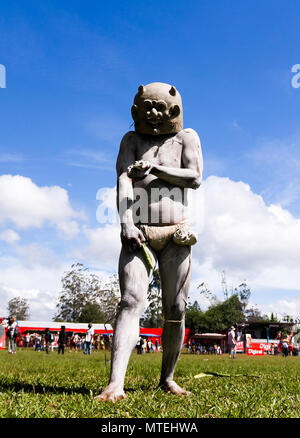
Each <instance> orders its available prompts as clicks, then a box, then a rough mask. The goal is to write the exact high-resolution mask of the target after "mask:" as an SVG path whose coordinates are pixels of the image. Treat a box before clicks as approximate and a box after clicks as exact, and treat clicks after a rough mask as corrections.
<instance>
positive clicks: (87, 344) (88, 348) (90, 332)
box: [83, 324, 94, 354]
mask: <svg viewBox="0 0 300 438" xmlns="http://www.w3.org/2000/svg"><path fill="white" fill-rule="evenodd" d="M93 337H94V329H93V326H92V324H89V325H88V329H87V331H86V335H85V341H84V344H83V353H84V354H87V353H88V354H92V348H93Z"/></svg>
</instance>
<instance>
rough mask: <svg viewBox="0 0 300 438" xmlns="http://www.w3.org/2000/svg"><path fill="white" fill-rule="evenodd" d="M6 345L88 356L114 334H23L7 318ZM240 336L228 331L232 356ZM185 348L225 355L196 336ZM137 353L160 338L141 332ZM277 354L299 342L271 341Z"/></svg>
mask: <svg viewBox="0 0 300 438" xmlns="http://www.w3.org/2000/svg"><path fill="white" fill-rule="evenodd" d="M6 337H7V346H8V352H9V353H10V354H16V350H17V346H18V348H19V349H20V350H22V348H33V349H34V350H35V351H37V352H40V351H45V352H46V353H47V354H49V353H51V352H53V351H54V349H57V351H58V354H64V353H65V349H68V351H69V352H83V353H84V354H85V355H87V354H88V355H90V354H92V351H93V350H110V349H111V343H112V335H111V334H106V335H103V334H95V332H94V328H93V326H92V324H88V329H87V330H86V332H85V333H76V332H73V333H70V332H66V329H65V326H64V325H62V326H61V330H60V331H59V332H53V331H50V330H49V329H48V328H47V329H46V330H45V331H43V332H41V331H37V332H32V333H30V332H27V333H24V334H21V333H20V331H19V328H18V325H17V321H16V318H15V317H11V318H9V320H8V325H7V332H6ZM237 341H238V339H237V336H236V334H235V328H234V327H231V328H230V329H229V331H228V333H227V351H228V354H229V357H230V358H236V343H237ZM183 349H186V352H187V353H191V354H211V355H212V354H215V355H222V354H223V353H224V351H222V348H221V346H220V344H211V343H209V344H201V343H200V342H199V341H197V340H195V339H189V340H188V341H187V342H186V344H184V346H183ZM136 351H137V354H144V353H153V352H159V351H162V349H161V346H160V344H159V342H158V338H154V340H153V339H152V338H151V337H149V336H143V335H141V336H140V337H139V339H138V341H137V344H136ZM265 353H267V354H272V355H274V356H278V355H282V356H284V357H287V356H299V355H300V350H299V347H298V346H297V345H293V344H292V343H291V342H288V341H287V340H285V339H282V340H280V341H278V342H276V343H272V344H271V346H270V348H269V349H268V350H267V351H266V352H265Z"/></svg>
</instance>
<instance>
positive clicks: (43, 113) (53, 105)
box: [0, 0, 300, 319]
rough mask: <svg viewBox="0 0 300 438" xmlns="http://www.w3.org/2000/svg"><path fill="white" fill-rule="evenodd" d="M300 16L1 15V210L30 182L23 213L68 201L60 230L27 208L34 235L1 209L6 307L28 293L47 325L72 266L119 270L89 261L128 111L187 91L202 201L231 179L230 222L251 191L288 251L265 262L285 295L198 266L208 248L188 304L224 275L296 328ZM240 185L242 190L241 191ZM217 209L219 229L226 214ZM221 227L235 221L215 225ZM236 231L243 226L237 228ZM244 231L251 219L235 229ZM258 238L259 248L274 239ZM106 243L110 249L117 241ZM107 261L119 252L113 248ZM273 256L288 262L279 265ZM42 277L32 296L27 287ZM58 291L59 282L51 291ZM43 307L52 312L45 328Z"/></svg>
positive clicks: (131, 11) (125, 7) (268, 8)
mask: <svg viewBox="0 0 300 438" xmlns="http://www.w3.org/2000/svg"><path fill="white" fill-rule="evenodd" d="M299 13H300V5H299V2H297V1H296V0H295V1H293V0H292V1H289V2H283V1H278V0H265V1H264V2H261V1H259V0H254V1H253V0H252V1H250V0H244V1H243V2H241V1H238V0H231V1H226V0H217V1H215V0H199V1H197V2H196V1H186V2H179V1H177V2H176V1H172V2H171V1H168V0H167V1H164V2H163V3H162V4H158V3H153V2H152V3H149V2H144V1H139V2H138V1H130V2H128V1H124V2H117V1H111V2H99V1H84V2H83V1H76V0H74V1H72V2H67V1H64V2H62V1H60V2H58V1H55V0H54V1H51V2H43V1H30V0H28V1H26V2H23V1H16V2H6V4H4V5H2V6H1V17H0V33H1V38H0V64H2V65H4V66H5V68H6V88H5V89H0V115H1V118H0V126H1V136H0V169H1V170H0V177H1V175H2V176H3V175H11V176H12V177H14V178H13V179H10V180H5V181H6V184H3V185H2V186H1V185H0V187H2V197H1V189H0V207H1V201H2V202H4V201H3V199H4V197H5V196H6V198H7V196H9V195H7V193H8V192H7V190H9V189H8V188H9V187H10V184H12V182H13V181H15V182H16V181H17V180H16V179H15V177H16V176H17V175H19V176H21V177H23V178H24V179H21V180H18V181H17V182H18V184H19V186H18V184H17V186H16V187H20V188H24V194H23V193H21V192H20V191H19V189H17V188H16V190H18V193H19V194H20V197H21V200H20V202H19V204H18V205H19V206H22V209H25V210H26V208H29V206H30V205H33V206H34V205H36V204H35V202H36V201H35V198H34V196H35V195H37V194H38V193H39V192H40V190H42V188H45V187H50V188H53V187H58V188H59V190H58V192H59V193H60V194H61V195H62V194H63V193H65V194H67V200H65V202H64V201H63V200H62V201H61V203H60V204H58V205H57V206H56V205H55V203H54V204H53V205H54V207H53V208H54V210H56V209H57V212H58V210H61V212H64V214H62V215H61V217H58V215H57V214H56V215H53V214H52V213H51V212H50V213H49V215H47V214H46V212H45V211H44V213H43V214H42V212H41V211H39V212H35V211H34V208H33V207H30V208H31V212H32V215H34V213H35V217H37V216H38V217H40V221H39V222H38V223H37V222H34V220H33V218H29V216H30V211H29V212H25V213H24V217H27V218H28V221H27V222H26V224H22V223H21V222H20V221H16V216H14V215H16V214H18V215H19V217H21V216H22V211H23V210H22V211H21V212H18V210H17V209H16V210H14V208H12V207H11V205H10V206H9V207H7V203H6V204H5V205H4V207H5V208H3V211H5V212H6V213H5V214H2V217H1V213H0V236H1V233H4V234H2V236H4V237H3V238H2V241H1V240H0V274H1V270H2V275H1V277H0V294H1V293H2V298H3V300H2V302H3V303H4V302H6V301H7V300H8V299H10V298H11V297H12V296H15V295H20V294H23V295H26V294H27V295H26V296H28V299H29V300H30V302H31V304H32V309H33V311H32V316H33V317H34V318H35V319H36V318H42V317H43V318H46V317H48V318H50V317H51V312H52V310H51V309H53V300H52V304H51V303H50V301H51V299H52V298H51V297H54V298H55V296H56V295H57V293H58V291H59V281H60V277H61V274H62V272H63V270H64V269H67V267H68V266H69V265H70V263H71V262H72V261H76V260H80V261H82V262H83V263H85V264H86V265H88V266H90V267H92V268H93V269H98V270H103V271H105V272H113V271H114V263H115V254H116V253H117V247H115V248H114V250H112V253H113V254H114V255H112V257H111V264H110V265H109V264H103V263H102V258H101V256H100V257H99V253H97V251H96V250H95V247H97V245H98V244H99V241H100V242H101V241H103V240H105V239H104V237H103V235H101V236H102V237H101V239H100V237H99V236H100V233H101V232H102V231H103V230H102V231H101V230H99V224H98V223H97V221H96V209H97V205H98V201H96V193H97V191H98V189H100V188H104V187H107V188H112V187H114V185H115V182H116V175H115V160H116V156H117V153H118V146H119V142H120V139H121V137H122V135H123V134H124V133H125V132H126V131H127V130H129V129H131V128H130V126H131V124H132V120H131V115H130V107H131V104H132V101H133V97H134V95H135V93H136V90H137V88H138V86H139V85H140V84H141V83H143V84H147V83H149V82H155V81H159V82H167V83H170V84H174V85H175V86H176V88H178V90H179V91H180V93H181V95H182V99H183V107H184V125H185V127H192V128H194V129H195V130H196V131H197V132H198V134H199V136H200V139H201V142H202V148H203V156H204V180H205V181H206V180H207V179H208V182H207V184H206V186H205V184H204V187H206V189H205V190H206V193H208V194H209V193H211V192H209V190H213V191H216V190H220V196H221V197H222V193H221V192H222V184H221V189H220V188H219V187H220V185H219V182H222V181H225V180H224V178H227V180H226V181H227V182H229V184H227V190H228V191H227V195H228V204H227V205H228V210H229V211H231V210H232V209H231V205H232V204H231V203H233V204H234V203H235V202H240V201H241V200H240V198H239V196H241V197H243V194H242V193H244V191H243V190H244V188H245V187H246V186H247V185H248V186H249V190H250V192H251V194H252V195H253V196H252V198H253V200H255V202H258V203H259V200H258V196H260V197H261V199H262V202H263V208H264V212H265V213H266V215H263V216H262V219H261V221H260V222H259V224H260V225H261V224H262V227H263V224H265V227H266V230H270V223H272V224H273V223H274V220H275V221H279V222H278V223H277V225H276V227H277V226H278V227H277V228H276V230H274V236H273V235H272V236H270V240H269V241H268V242H271V241H272V240H276V236H277V234H276V233H277V231H278V234H279V236H280V239H281V241H280V242H281V243H280V245H279V246H278V247H276V248H275V247H274V248H273V247H271V246H270V244H269V243H268V245H263V243H264V242H262V246H264V248H265V249H266V248H269V252H268V251H266V250H265V251H263V252H262V253H259V254H257V259H258V260H260V266H265V267H267V268H268V269H271V270H272V269H273V270H274V272H275V271H276V272H277V273H278V272H281V270H282V273H281V276H280V279H279V280H278V279H277V280H276V281H275V279H274V281H273V282H272V281H271V278H272V275H271V274H270V273H268V274H266V273H265V274H262V276H263V278H264V280H263V279H262V280H261V281H260V282H256V280H255V279H256V278H257V275H258V273H257V275H256V271H255V269H256V268H255V267H253V270H252V271H251V272H250V271H249V272H248V269H247V268H245V269H244V272H243V268H242V267H241V266H238V263H237V262H234V263H233V264H232V265H231V264H230V263H229V262H228V248H227V247H226V248H227V249H226V248H225V247H224V248H223V251H224V252H223V253H222V252H221V254H222V257H221V259H220V260H219V259H218V260H217V258H216V257H215V254H216V252H215V251H213V252H212V253H209V254H208V253H206V255H207V257H206V259H205V261H203V260H202V262H200V260H201V251H200V249H198V250H197V251H198V252H197V251H196V250H195V256H196V260H195V264H196V266H197V264H198V265H199V266H198V268H199V269H198V270H197V268H196V269H195V274H194V289H195V285H196V283H197V282H198V281H199V283H200V282H201V281H200V280H202V281H207V282H209V284H210V285H211V287H217V284H219V287H220V275H219V274H217V273H220V272H221V271H222V269H224V270H226V273H227V275H228V278H229V280H228V281H229V282H230V281H232V282H233V284H235V282H236V281H239V280H240V279H241V280H243V279H244V277H245V278H246V279H247V281H248V282H249V283H250V287H251V288H252V291H253V293H252V298H253V303H254V304H256V303H257V304H258V305H260V306H262V307H263V308H264V309H265V310H266V311H270V310H271V307H270V302H271V301H272V303H273V302H274V308H275V309H278V311H279V310H280V309H281V310H282V312H283V313H284V312H285V313H292V310H293V309H292V308H291V307H288V306H287V303H291V302H292V303H294V305H295V309H296V310H295V313H297V312H298V313H300V303H299V297H298V295H299V289H300V288H299V287H298V284H297V272H296V268H295V266H296V265H297V263H298V255H297V253H295V248H294V246H295V245H297V240H295V238H294V236H297V235H298V230H299V217H300V207H299V205H300V203H299V198H300V177H299V175H300V173H299V170H300V130H299V115H300V111H299V103H300V89H295V88H293V87H292V86H291V79H292V73H291V68H292V66H293V65H294V64H297V63H300V50H299V48H300V47H299V46H300V43H299V38H298V33H297V31H298V27H299ZM209 178H211V179H209ZM29 181H31V185H30V184H29ZM209 181H210V183H209ZM238 182H242V184H244V186H241V185H239V186H237V184H238ZM26 183H28V185H26ZM225 185H226V184H225ZM25 187H27V189H26V190H27V191H26V190H25ZM237 187H238V188H240V189H241V192H239V191H238V194H237V193H236V191H235V190H236V188H237ZM241 187H242V188H241ZM63 189H64V190H65V191H64V192H63V191H62V190H63ZM5 190H6V192H5ZM51 190H52V189H51ZM200 190H201V189H200ZM52 192H53V193H54V192H55V190H54V189H53V190H52V191H51V193H52ZM43 193H44V195H45V190H44V191H43ZM55 193H56V192H55ZM213 193H215V192H213ZM218 193H219V192H218ZM45 196H46V195H45ZM47 196H48V193H47ZM207 196H208V195H207ZM27 197H30V202H29V201H28V202H27V199H29V198H27ZM212 197H213V196H210V198H212ZM6 198H5V199H6ZM252 198H251V199H252ZM38 199H40V198H38ZM47 199H48V198H47ZM51 199H52V198H51ZM243 199H244V198H243ZM22 200H23V201H24V205H23V204H22ZM5 202H7V199H6V201H5ZM15 202H16V203H17V202H18V197H17V198H16V201H15ZM31 202H32V204H31ZM40 202H41V201H40ZM45 202H46V201H45ZM47 202H48V201H47ZM53 202H54V201H53ZM216 202H218V201H217V200H216ZM249 202H250V201H249ZM255 202H254V204H255ZM51 205H52V204H51ZM241 205H243V202H242V201H241ZM247 205H248V204H247ZM251 205H252V204H251ZM255 205H256V204H255ZM272 205H275V206H277V207H278V208H279V209H280V210H276V215H275V216H276V218H277V219H274V217H273V216H272V218H273V219H274V220H273V219H272V218H271V217H269V215H271V214H274V212H273V210H272V209H271V210H269V207H270V206H272ZM20 208H21V207H20ZM32 208H33V209H32ZM64 208H65V209H66V210H64ZM210 208H211V210H210V211H212V214H214V211H216V210H217V209H216V208H214V207H213V206H211V207H210ZM255 208H256V207H255V206H252V207H251V208H250V207H249V210H248V208H246V207H245V209H244V210H243V211H244V212H248V213H247V220H248V221H249V224H250V225H251V223H254V222H253V221H251V220H250V215H253V218H256V219H257V217H258V216H259V215H258V213H257V212H256V210H255ZM257 208H259V207H257ZM46 210H47V209H46ZM67 210H68V211H67ZM47 211H48V210H47ZM224 212H226V206H224V211H222V212H221V213H220V216H219V218H220V217H221V216H222V217H224V214H225V213H224ZM270 212H271V213H270ZM39 215H40V216H39ZM54 216H55V217H54ZM283 216H284V218H285V219H284V220H283V219H282V217H283ZM287 216H288V217H287ZM251 217H252V216H251ZM234 219H235V220H237V221H238V218H237V216H235V218H234ZM207 220H209V217H208V218H207ZM247 220H245V219H244V218H242V217H241V218H240V219H239V224H242V223H243V222H244V221H245V222H247ZM62 221H63V223H62ZM264 221H265V222H264ZM254 228H255V227H254ZM254 228H253V229H252V231H251V233H250V234H249V233H248V231H247V232H246V231H245V229H244V228H243V229H241V234H240V235H243V233H244V234H245V235H249V236H251V238H250V242H249V241H247V240H245V241H243V242H245V245H243V246H242V249H239V250H238V249H237V251H244V248H245V247H247V248H248V249H249V246H251V241H252V239H255V230H254ZM7 230H10V234H7ZM66 230H68V231H69V232H67V231H66ZM70 230H71V231H72V232H71V231H70ZM262 230H263V228H262V229H261V230H260V233H261V234H258V235H257V236H256V237H257V238H258V239H259V238H260V239H261V236H264V235H265V233H264V232H263V231H262ZM13 232H14V233H16V234H12V233H13ZM106 232H107V233H108V235H109V232H111V233H112V238H115V235H116V228H114V229H106ZM212 232H213V231H212ZM205 233H206V234H205ZM205 233H204V234H205V235H204V237H203V239H204V240H205V239H206V240H207V239H208V236H210V238H211V239H215V240H214V241H215V243H216V248H218V245H217V244H218V242H220V241H219V240H218V239H217V238H216V236H215V235H214V236H212V235H211V234H208V231H207V229H206V231H205ZM247 233H248V234H247ZM7 236H10V237H7ZM12 236H15V237H12ZM233 238H234V237H233ZM93 239H94V240H93ZM97 239H98V240H97ZM99 239H100V240H99ZM107 239H108V243H109V237H107ZM200 239H201V237H200ZM280 239H279V240H280ZM206 240H205V241H206ZM208 241H209V239H208ZM223 243H224V242H223ZM200 244H201V240H200V242H199V244H198V245H200ZM115 245H117V243H115ZM112 246H113V244H112ZM221 246H222V245H221ZM84 248H85V249H84ZM247 248H246V249H245V254H247V255H248V256H249V251H248V249H247ZM287 248H290V252H286V250H287ZM109 251H110V248H109V245H108V247H106V248H103V252H106V253H107V252H109ZM247 251H248V252H247ZM217 252H218V251H217ZM274 252H279V255H280V254H282V258H280V257H279V256H278V257H277V258H276V257H275V258H274ZM108 259H109V257H108ZM233 259H234V258H233ZM30 260H32V263H31V264H30ZM208 260H209V261H210V267H209V268H208V267H207V263H208ZM245 260H248V259H247V257H246V256H245ZM201 263H202V264H201ZM272 263H273V264H272ZM39 266H40V267H41V268H40V271H39ZM298 266H299V265H298ZM267 268H266V269H267ZM18 269H19V271H18ZM47 269H48V271H49V269H50V272H48V271H47ZM116 269H117V268H116V267H115V270H116ZM257 269H258V268H257ZM290 269H291V271H290ZM14 270H15V275H13V274H12V273H13V271H14ZM33 272H34V273H35V274H34V275H33ZM234 273H235V274H234ZM35 275H36V285H35V284H34V282H33V281H32V282H31V283H30V281H29V280H28V278H31V279H32V278H33V277H34V276H35ZM218 275H219V276H218ZM231 276H232V280H230V278H231ZM258 276H259V275H258ZM213 277H215V278H216V279H215V282H214V281H213ZM267 277H268V280H267V279H266V278H267ZM16 278H18V279H19V281H17V280H16ZM50 278H51V279H55V280H53V283H51V281H50V280H49V279H50ZM285 278H286V279H287V280H286V281H285ZM290 278H294V281H290ZM299 282H300V280H299ZM22 284H24V286H22ZM299 286H300V285H299ZM1 287H2V289H1ZM195 290H196V289H195ZM1 291H2V292H1ZM193 296H195V297H196V292H195V293H194V295H193ZM47 300H48V301H47ZM39 303H40V304H39ZM41 303H44V304H45V305H46V307H47V305H48V307H47V310H45V311H44V313H43V312H42V311H41V309H40V307H39V305H41V306H42V307H43V306H44V304H41ZM47 303H48V304H47ZM51 306H52V307H51ZM264 306H265V307H264ZM268 306H269V307H268ZM297 306H298V307H297ZM272 309H273V308H272ZM3 311H4V310H3ZM52 313H53V312H52Z"/></svg>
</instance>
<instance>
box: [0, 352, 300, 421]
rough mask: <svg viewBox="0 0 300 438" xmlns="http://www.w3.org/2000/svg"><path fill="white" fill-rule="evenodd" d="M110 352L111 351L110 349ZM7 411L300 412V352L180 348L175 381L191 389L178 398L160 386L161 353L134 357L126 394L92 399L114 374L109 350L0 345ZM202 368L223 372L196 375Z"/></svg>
mask: <svg viewBox="0 0 300 438" xmlns="http://www.w3.org/2000/svg"><path fill="white" fill-rule="evenodd" d="M107 355H108V358H109V355H110V353H108V354H107ZM0 363H1V369H0V416H1V418H8V417H10V418H229V417H231V418H296V417H297V418H298V417H299V416H300V379H299V369H300V357H288V358H283V357H273V356H272V357H271V356H265V357H247V356H244V355H243V356H241V355H239V356H238V358H237V359H236V360H231V359H229V358H228V356H227V355H223V356H219V357H218V356H198V355H190V354H184V353H183V354H182V355H181V357H180V360H179V362H178V366H177V369H176V381H177V382H178V383H179V384H180V385H182V386H184V387H185V388H186V389H188V390H190V391H191V392H192V395H191V396H190V397H187V398H186V397H185V398H182V397H175V396H173V395H171V394H167V393H164V392H163V391H161V390H160V389H157V383H158V379H159V374H160V364H161V354H160V353H152V354H145V355H142V356H138V355H137V354H133V355H132V357H131V360H130V363H129V367H128V372H127V378H126V383H125V389H126V391H127V399H126V400H121V401H119V402H118V403H115V404H113V403H99V402H96V401H94V400H93V397H94V396H96V395H98V394H99V393H100V391H101V389H103V388H104V387H105V386H106V384H107V382H108V377H109V364H107V365H106V366H105V362H104V352H93V354H92V355H91V356H84V355H83V354H82V353H75V352H73V353H69V352H68V351H67V352H66V353H65V355H64V356H58V354H57V352H56V351H55V352H53V353H51V354H50V355H49V356H48V355H46V353H45V352H34V351H32V350H29V351H24V350H23V351H18V352H17V354H16V355H10V354H8V353H7V351H0ZM201 373H217V374H219V375H218V376H217V375H211V376H204V377H201V378H195V377H194V376H195V375H199V374H201Z"/></svg>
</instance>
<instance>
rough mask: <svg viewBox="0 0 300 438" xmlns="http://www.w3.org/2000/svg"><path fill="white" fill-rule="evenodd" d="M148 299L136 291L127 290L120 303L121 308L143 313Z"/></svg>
mask: <svg viewBox="0 0 300 438" xmlns="http://www.w3.org/2000/svg"><path fill="white" fill-rule="evenodd" d="M145 304H146V299H145V298H143V297H140V296H138V295H137V294H135V293H132V292H129V291H126V292H125V294H124V296H123V297H122V298H121V301H120V303H119V309H120V311H121V310H127V311H129V312H132V313H138V314H141V313H142V312H143V310H144V306H145Z"/></svg>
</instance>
